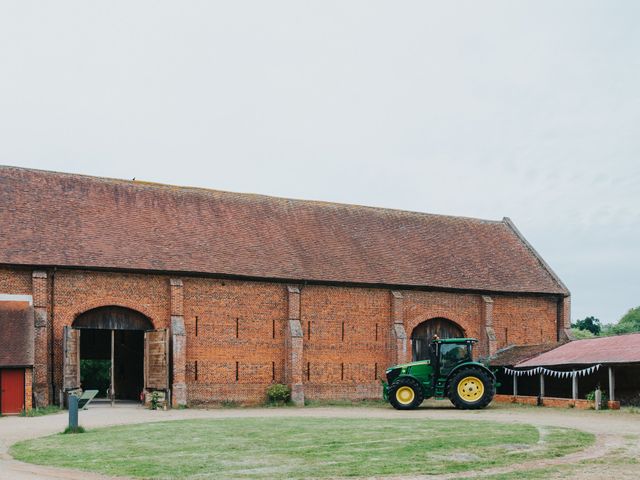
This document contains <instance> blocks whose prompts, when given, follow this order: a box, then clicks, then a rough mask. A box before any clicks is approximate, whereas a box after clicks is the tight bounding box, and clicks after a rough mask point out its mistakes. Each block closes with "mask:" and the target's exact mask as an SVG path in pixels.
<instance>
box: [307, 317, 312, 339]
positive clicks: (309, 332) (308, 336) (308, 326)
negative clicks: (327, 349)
mask: <svg viewBox="0 0 640 480" xmlns="http://www.w3.org/2000/svg"><path fill="white" fill-rule="evenodd" d="M307 339H308V340H311V320H307Z"/></svg>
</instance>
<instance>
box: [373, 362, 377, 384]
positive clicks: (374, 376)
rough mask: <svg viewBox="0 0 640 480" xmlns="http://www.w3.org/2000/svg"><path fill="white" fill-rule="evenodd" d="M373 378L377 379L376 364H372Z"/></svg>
mask: <svg viewBox="0 0 640 480" xmlns="http://www.w3.org/2000/svg"><path fill="white" fill-rule="evenodd" d="M373 379H374V380H377V379H378V364H377V363H376V364H374V366H373Z"/></svg>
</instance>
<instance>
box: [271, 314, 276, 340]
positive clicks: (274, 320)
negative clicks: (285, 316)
mask: <svg viewBox="0 0 640 480" xmlns="http://www.w3.org/2000/svg"><path fill="white" fill-rule="evenodd" d="M271 338H276V319H275V318H274V319H273V320H271Z"/></svg>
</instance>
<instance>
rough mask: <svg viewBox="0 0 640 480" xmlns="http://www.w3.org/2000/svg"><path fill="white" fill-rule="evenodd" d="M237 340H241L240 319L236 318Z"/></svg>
mask: <svg viewBox="0 0 640 480" xmlns="http://www.w3.org/2000/svg"><path fill="white" fill-rule="evenodd" d="M236 338H240V319H239V318H236Z"/></svg>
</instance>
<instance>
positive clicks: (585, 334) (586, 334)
mask: <svg viewBox="0 0 640 480" xmlns="http://www.w3.org/2000/svg"><path fill="white" fill-rule="evenodd" d="M571 334H572V335H573V338H575V339H576V340H584V339H585V338H594V337H595V335H594V334H593V333H591V332H590V331H589V330H580V329H579V328H572V329H571Z"/></svg>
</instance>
